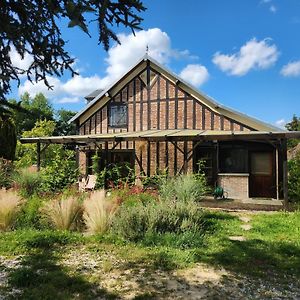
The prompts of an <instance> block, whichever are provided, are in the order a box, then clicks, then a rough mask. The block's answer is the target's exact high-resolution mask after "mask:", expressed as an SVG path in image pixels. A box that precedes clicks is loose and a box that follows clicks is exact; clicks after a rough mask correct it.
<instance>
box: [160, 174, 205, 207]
mask: <svg viewBox="0 0 300 300" xmlns="http://www.w3.org/2000/svg"><path fill="white" fill-rule="evenodd" d="M207 192H208V187H207V184H206V179H205V176H204V175H203V174H201V173H197V174H186V175H178V176H176V177H173V178H162V180H161V181H160V185H159V195H160V197H161V198H162V199H165V200H167V199H169V200H171V199H177V200H178V201H183V202H188V201H197V200H200V199H201V198H202V197H203V196H204V195H205V194H207Z"/></svg>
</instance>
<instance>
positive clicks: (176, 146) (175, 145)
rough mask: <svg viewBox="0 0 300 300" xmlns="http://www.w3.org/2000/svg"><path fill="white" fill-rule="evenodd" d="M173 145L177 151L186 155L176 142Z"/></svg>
mask: <svg viewBox="0 0 300 300" xmlns="http://www.w3.org/2000/svg"><path fill="white" fill-rule="evenodd" d="M171 143H172V144H173V146H174V147H175V148H176V149H177V150H179V151H180V152H181V153H182V154H183V155H184V151H182V149H181V148H180V147H178V145H177V143H176V142H174V141H171Z"/></svg>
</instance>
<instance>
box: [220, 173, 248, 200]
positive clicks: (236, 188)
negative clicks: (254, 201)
mask: <svg viewBox="0 0 300 300" xmlns="http://www.w3.org/2000/svg"><path fill="white" fill-rule="evenodd" d="M218 185H219V186H221V187H222V188H223V189H224V192H225V196H226V197H228V198H233V199H247V198H249V175H248V174H218Z"/></svg>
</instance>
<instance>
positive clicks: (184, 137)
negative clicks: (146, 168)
mask: <svg viewBox="0 0 300 300" xmlns="http://www.w3.org/2000/svg"><path fill="white" fill-rule="evenodd" d="M294 138H300V132H291V131H290V132H286V131H280V132H275V131H274V132H264V131H216V130H192V129H174V130H147V131H140V132H121V133H106V134H93V135H71V136H49V137H32V138H21V139H20V141H21V143H23V144H26V143H31V144H32V143H36V145H37V168H38V170H39V169H40V165H41V153H42V152H43V151H44V150H45V149H46V148H47V147H48V146H49V145H50V144H71V145H76V146H77V147H76V148H77V150H79V149H81V148H84V147H95V148H96V149H97V148H99V147H101V149H103V150H104V151H109V150H112V149H108V142H113V143H114V146H113V148H115V147H117V146H118V145H119V144H120V143H121V142H124V141H125V142H126V141H146V142H160V141H167V142H170V143H172V144H173V145H174V146H175V147H176V145H177V143H176V142H180V141H193V142H194V143H193V148H192V149H191V150H189V153H188V155H186V156H185V159H184V163H183V166H182V167H181V170H180V172H185V170H186V164H187V162H188V161H189V160H190V159H191V158H192V155H193V150H194V149H195V148H196V147H197V146H198V145H200V144H201V143H203V142H207V141H264V142H267V143H270V144H273V145H276V177H277V179H276V186H277V198H278V195H279V184H278V175H277V174H278V167H279V166H278V164H279V161H278V153H279V152H280V153H281V155H282V158H283V160H282V164H283V165H282V169H283V196H284V201H285V203H286V204H287V203H288V193H287V183H288V177H287V176H288V168H287V139H294ZM178 150H179V151H181V149H178Z"/></svg>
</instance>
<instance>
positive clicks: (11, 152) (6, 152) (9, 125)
mask: <svg viewBox="0 0 300 300" xmlns="http://www.w3.org/2000/svg"><path fill="white" fill-rule="evenodd" d="M16 143H17V137H16V127H15V123H14V120H13V119H12V117H11V116H10V115H6V114H3V115H0V158H4V159H8V160H14V158H15V150H16Z"/></svg>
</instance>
